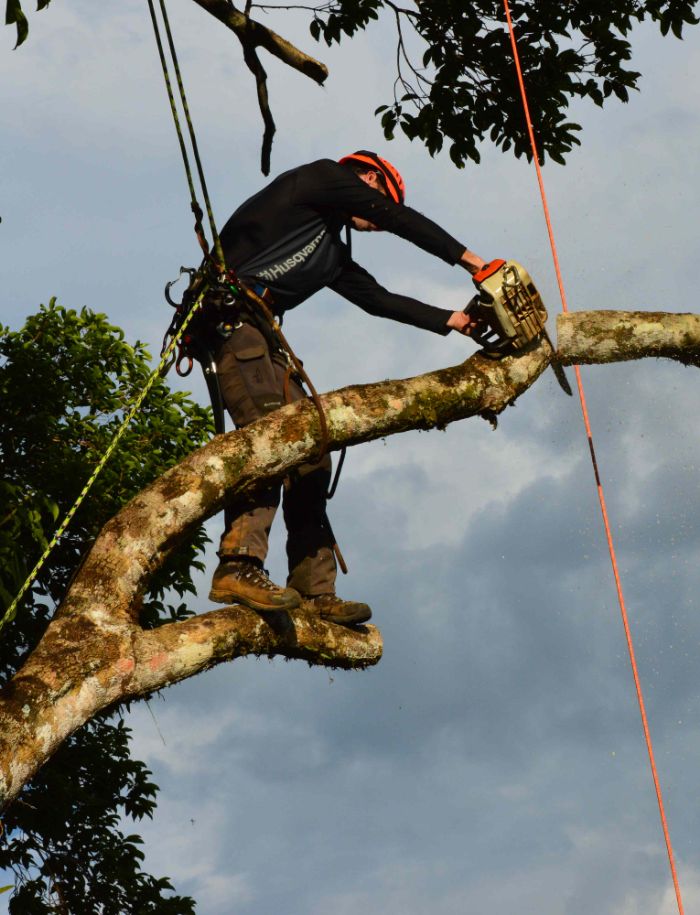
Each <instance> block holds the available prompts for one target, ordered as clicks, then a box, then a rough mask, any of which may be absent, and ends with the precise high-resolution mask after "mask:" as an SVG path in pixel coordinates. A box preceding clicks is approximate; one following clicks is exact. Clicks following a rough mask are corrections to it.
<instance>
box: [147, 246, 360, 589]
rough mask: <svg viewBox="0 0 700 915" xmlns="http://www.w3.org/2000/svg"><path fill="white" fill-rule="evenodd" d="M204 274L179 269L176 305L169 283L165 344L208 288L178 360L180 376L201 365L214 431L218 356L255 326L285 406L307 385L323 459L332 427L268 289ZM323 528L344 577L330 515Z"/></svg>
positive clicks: (219, 413)
mask: <svg viewBox="0 0 700 915" xmlns="http://www.w3.org/2000/svg"><path fill="white" fill-rule="evenodd" d="M206 269H207V264H206V262H205V264H203V265H202V267H201V268H200V270H199V271H197V270H195V269H194V268H188V267H181V268H180V275H179V277H178V280H179V279H180V278H181V277H182V276H185V275H186V276H189V278H190V285H189V287H188V289H187V290H186V292H185V294H184V296H183V299H182V301H181V302H176V301H174V300H173V298H172V295H171V289H172V287H173V285H174V284H175V283H176V282H177V281H178V280H173V281H171V282H169V283H167V284H166V287H165V298H166V300H167V301H168V303H169V304H170V305H172V306H173V307H174V308H175V314H174V316H173V320H172V322H171V323H170V326H169V328H168V330H167V331H166V334H165V337H164V340H163V346H164V347H165V346H166V343H167V341H169V340H170V339H172V336H173V334H174V333H175V332H176V331H177V329H178V328H179V326H180V321H181V316H182V315H184V314H186V313H187V309H188V308H189V304H190V301H191V299H192V297H193V296H195V295H197V294H198V292H199V290H200V289H202V288H203V287H204V292H203V296H204V304H203V307H202V309H201V310H200V312H199V313H198V315H197V317H196V320H195V321H193V323H192V328H191V330H190V332H189V333H187V334H184V335H182V336H181V337H180V342H179V348H178V352H177V356H175V357H174V362H175V371H176V372H177V373H178V375H181V376H187V375H189V374H190V372H191V371H192V367H193V364H194V361H195V360H196V361H197V362H199V364H200V365H201V367H202V371H203V374H204V379H205V382H206V385H207V390H208V392H209V397H210V400H211V405H212V411H213V414H214V428H215V431H216V433H217V434H220V433H222V432H224V431H225V409H224V401H223V397H222V394H221V386H220V384H219V376H218V373H217V369H216V353H217V351H218V349H219V348H220V347H221V345H222V344H223V342H224V341H225V340H226V339H228V337H230V336H231V334H232V333H235V331H236V329H237V328H238V327H240V326H241V324H242V323H244V322H247V323H250V324H252V325H253V326H254V327H256V328H257V329H258V330H259V331H260V332H261V333H262V335H263V337H264V338H265V340H266V342H267V344H268V347H269V349H270V352H271V353H273V354H274V353H278V354H279V355H281V357H282V359H283V360H284V361H285V362H286V364H287V369H286V373H285V381H284V389H285V402H286V403H290V402H291V400H290V398H289V382H290V381H291V379H292V378H293V379H294V380H295V381H296V382H297V384H298V385H299V386H300V387H302V388H303V387H304V386H306V388H307V389H308V391H309V393H310V396H311V399H312V401H313V403H314V405H315V406H316V410H317V412H318V417H319V425H320V428H321V445H320V450H319V459H320V458H321V457H323V455H324V454H325V453H326V450H327V447H328V426H327V422H326V415H325V411H324V409H323V404H322V403H321V399H320V397H319V395H318V392H317V391H316V388H315V387H314V384H313V382H312V381H311V379H310V378H309V376H308V373H307V372H306V370H305V369H304V366H303V363H302V362H301V360H300V359H299V358H298V357H297V355H296V354H295V352H294V350H293V349H292V347H291V346H290V344H289V343H288V341H287V338H286V337H285V335H284V334H283V332H282V328H281V327H280V323H279V321H278V320H277V318H276V317H275V315H274V314H273V312H272V310H271V308H270V304H271V299H270V296H269V293H268V291H267V289H265V288H264V287H261V286H258V287H257V288H253V287H250V286H248V285H247V284H245V283H243V282H242V281H241V280H240V279H238V278H237V277H236V275H235V273H234V272H233V271H227V274H226V276H225V277H223V278H222V277H218V278H217V279H215V280H212V281H209V282H208V281H207V280H206ZM345 452H346V449H345V448H343V449H341V452H340V457H339V460H338V463H337V465H336V471H335V476H334V478H333V482H332V483H331V485H330V487H329V489H328V492H327V493H326V498H327V499H332V498H333V496H334V495H335V491H336V489H337V486H338V481H339V478H340V472H341V470H342V467H343V463H344V462H345ZM225 517H226V524H227V526H230V523H231V522H232V521H233V516H232V515H230V513H229V512H228V509H227V510H225ZM325 523H326V525H327V527H328V530H329V533H330V535H331V539H332V540H333V552H334V553H335V557H336V559H337V562H338V565H339V567H340V569H341V571H342V572H343V574H347V571H348V567H347V564H346V562H345V559H344V557H343V554H342V552H341V550H340V547H339V546H338V542H337V540H336V538H335V535H334V534H333V529H332V527H331V523H330V520H329V519H328V515H327V514H326V517H325Z"/></svg>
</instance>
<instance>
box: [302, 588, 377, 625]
mask: <svg viewBox="0 0 700 915" xmlns="http://www.w3.org/2000/svg"><path fill="white" fill-rule="evenodd" d="M304 603H305V604H308V605H309V606H311V607H313V608H314V609H316V610H318V612H319V615H320V617H321V619H322V620H328V622H329V623H339V624H340V625H343V626H347V625H351V624H356V623H366V622H367V620H368V619H371V617H372V611H371V610H370V609H369V607H368V606H367V604H361V603H359V602H358V601H354V600H341V598H339V597H338V596H337V594H310V595H305V596H304Z"/></svg>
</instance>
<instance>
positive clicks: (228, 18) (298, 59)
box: [194, 0, 328, 85]
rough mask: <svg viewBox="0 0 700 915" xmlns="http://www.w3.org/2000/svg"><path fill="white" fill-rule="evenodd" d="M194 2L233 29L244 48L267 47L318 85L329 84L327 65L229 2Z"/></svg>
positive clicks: (270, 51) (216, 0) (271, 52)
mask: <svg viewBox="0 0 700 915" xmlns="http://www.w3.org/2000/svg"><path fill="white" fill-rule="evenodd" d="M194 2H195V3H196V4H197V5H198V6H201V7H202V9H203V10H206V11H207V12H208V13H210V14H211V15H212V16H214V18H215V19H218V20H219V22H221V23H223V25H225V26H226V27H227V28H229V29H231V31H232V32H234V34H235V35H236V36H237V37H238V38H239V40H240V42H241V44H242V45H243V47H244V48H246V47H250V48H265V50H266V51H268V52H269V53H270V54H272V55H273V56H274V57H277V58H278V59H279V60H281V61H282V63H285V64H287V66H289V67H292V68H293V69H294V70H298V71H299V72H300V73H303V74H304V75H305V76H308V77H310V78H311V79H313V80H314V81H315V82H317V83H319V85H322V84H323V83H324V82H325V81H326V78H327V77H328V68H327V67H326V65H325V64H322V63H321V62H320V61H319V60H316V59H315V58H314V57H311V56H310V55H308V54H305V53H304V52H303V51H300V50H299V48H296V47H295V46H294V45H293V44H292V43H291V42H289V41H287V39H286V38H282V36H281V35H278V34H277V33H276V32H273V31H272V29H268V28H267V26H265V25H262V24H261V23H260V22H256V21H255V19H251V18H250V16H247V15H246V14H245V13H242V12H241V11H240V10H238V9H236V7H235V6H234V5H233V4H232V3H229V2H227V0H194Z"/></svg>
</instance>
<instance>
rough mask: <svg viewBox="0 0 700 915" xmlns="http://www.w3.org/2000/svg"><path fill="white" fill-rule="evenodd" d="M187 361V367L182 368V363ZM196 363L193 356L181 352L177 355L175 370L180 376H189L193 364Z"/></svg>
mask: <svg viewBox="0 0 700 915" xmlns="http://www.w3.org/2000/svg"><path fill="white" fill-rule="evenodd" d="M183 362H186V368H184V369H183V368H181V366H182V363H183ZM193 365H194V360H193V359H192V356H189V355H188V354H187V353H180V354H179V356H178V357H177V362H176V363H175V371H176V372H177V374H178V375H179V376H180V378H187V376H188V375H189V374H190V372H191V371H192V366H193Z"/></svg>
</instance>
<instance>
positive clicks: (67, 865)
mask: <svg viewBox="0 0 700 915" xmlns="http://www.w3.org/2000/svg"><path fill="white" fill-rule="evenodd" d="M0 360H2V361H1V362H0V399H1V400H2V403H3V406H4V410H3V413H4V415H3V424H2V428H1V430H0V460H1V462H2V471H3V473H2V479H1V480H0V496H1V502H0V504H1V505H2V508H1V509H0V608H3V609H4V608H5V607H7V606H8V604H9V602H10V601H11V599H12V597H13V596H14V594H16V593H17V591H18V590H19V588H20V586H21V584H22V582H23V581H24V579H25V577H26V575H27V574H28V572H29V571H30V570H31V568H32V567H33V565H34V563H35V562H36V559H37V558H38V556H39V555H40V554H41V552H42V551H43V548H44V546H45V544H46V543H47V542H48V541H49V540H50V538H51V536H52V533H53V531H54V530H55V528H56V527H57V518H58V519H60V518H61V517H62V516H63V515H64V514H65V512H66V511H67V509H68V508H69V507H70V506H71V505H72V503H73V501H74V499H75V497H76V496H77V494H78V493H79V492H80V490H81V488H82V486H83V484H84V482H85V480H86V479H87V477H88V476H89V474H90V472H91V470H92V468H93V466H94V464H95V463H96V461H97V459H98V457H99V456H100V455H101V454H102V452H103V451H104V449H105V448H106V446H107V444H108V442H109V441H110V439H111V438H112V436H113V435H114V432H115V431H116V428H117V427H118V425H119V422H120V420H121V417H122V414H123V412H124V410H125V408H127V407H128V405H129V404H130V403H131V402H132V401H133V399H134V398H135V397H136V396H137V394H138V393H139V392H140V390H141V388H142V387H143V385H144V383H145V381H146V379H147V377H148V375H149V374H150V370H151V368H150V364H149V361H148V353H147V351H146V349H145V348H144V346H143V345H142V344H140V343H136V344H135V345H134V346H130V345H129V344H128V343H127V342H126V341H125V340H124V335H123V333H122V332H121V331H120V330H119V329H118V328H116V327H113V326H112V325H110V324H109V322H108V321H107V319H106V317H105V316H104V315H99V314H94V313H93V312H91V311H89V310H87V309H83V310H82V311H81V312H80V313H77V312H75V311H70V310H67V309H65V308H62V307H59V306H57V305H56V303H55V301H54V300H52V301H51V302H50V304H49V306H48V307H44V306H42V308H41V310H40V311H39V313H38V314H36V315H34V316H32V317H30V318H29V319H28V320H27V322H26V324H25V325H24V327H23V328H22V329H21V330H19V331H16V332H11V331H10V330H8V329H7V328H1V327H0ZM211 431H212V427H211V419H210V414H209V412H208V411H207V410H204V409H203V408H201V407H199V406H198V405H196V404H194V403H192V402H191V401H190V400H189V399H188V397H187V396H186V395H184V394H179V393H173V392H170V391H169V390H168V388H167V386H166V385H165V383H164V382H163V381H159V382H157V383H156V385H155V386H154V388H153V390H152V392H151V394H150V395H149V397H148V399H147V400H146V402H145V403H144V406H143V409H142V411H141V412H140V413H139V415H138V416H137V417H136V418H135V419H134V422H133V424H132V426H131V427H130V429H129V430H128V432H127V433H126V434H125V436H124V438H123V439H122V442H121V444H120V446H119V448H118V450H117V451H116V452H115V454H114V455H113V456H112V458H111V460H110V462H109V463H108V464H107V466H106V467H105V469H104V471H103V473H102V475H101V476H100V477H98V479H97V481H96V483H95V485H94V487H93V489H92V491H91V494H90V496H89V498H88V499H87V501H86V503H85V504H84V505H83V506H82V507H81V509H79V511H78V512H77V513H76V515H75V517H74V518H73V521H72V522H71V525H70V527H69V528H68V530H67V531H66V533H65V534H64V536H63V538H62V539H61V541H60V543H59V544H58V546H57V547H56V549H55V550H54V552H53V553H52V554H51V557H50V559H49V561H48V562H47V564H46V565H45V566H44V568H43V569H42V571H41V572H40V574H39V577H38V578H37V580H36V582H35V584H34V586H33V587H32V588H31V590H30V592H29V595H28V596H27V598H25V600H24V601H23V603H22V605H21V607H20V609H19V612H18V614H17V617H16V618H15V620H14V621H13V622H11V623H9V624H8V625H6V627H5V628H4V630H3V631H2V635H1V636H0V685H1V684H2V683H6V682H7V681H8V680H9V679H10V677H11V676H12V674H13V673H14V671H15V670H17V669H18V667H19V666H20V664H21V661H22V659H23V657H24V656H25V655H26V654H27V652H28V651H30V650H31V649H32V647H33V646H34V645H35V644H36V643H37V642H38V640H39V639H40V637H41V635H42V633H43V631H44V629H45V627H46V625H47V622H48V620H49V618H50V616H51V614H52V612H53V610H54V607H55V605H56V604H58V603H59V602H60V601H61V599H62V597H63V595H64V594H65V591H66V589H67V586H68V584H69V582H70V579H71V576H72V575H73V574H74V573H75V570H76V569H77V567H78V565H79V564H80V561H81V559H82V557H83V556H84V554H85V552H86V549H87V548H88V547H89V545H90V543H91V541H92V540H93V539H94V537H95V536H96V535H97V533H98V532H99V530H100V528H101V527H102V525H103V524H104V523H105V521H107V519H108V518H110V517H111V516H112V515H113V514H114V513H115V512H116V511H117V510H118V509H119V508H120V507H121V506H122V505H123V504H124V503H125V502H126V501H127V500H128V499H129V498H131V497H132V496H133V495H135V494H136V493H137V492H138V491H139V490H141V489H142V488H143V487H144V486H145V485H147V484H148V483H149V482H150V481H151V480H153V479H154V478H155V477H156V476H157V475H158V474H160V473H162V472H163V471H164V470H165V469H166V468H167V467H169V466H171V465H173V464H174V463H176V462H178V461H179V460H181V459H182V458H184V457H185V456H186V455H187V454H189V453H190V452H191V450H192V448H193V447H194V446H196V445H198V444H201V443H203V442H204V441H206V440H207V439H208V437H209V435H210V434H211ZM205 542H206V536H205V534H204V532H203V530H199V531H198V532H197V533H196V534H195V535H194V537H193V538H192V540H191V541H190V542H189V543H187V544H183V545H182V547H181V548H180V549H179V550H178V552H177V555H176V556H174V557H173V558H172V560H171V561H170V563H169V564H168V565H167V567H166V568H164V569H163V570H162V571H161V573H160V574H159V576H158V578H157V580H156V582H155V584H154V586H153V589H152V590H151V592H150V593H149V594H148V595H147V596H146V598H145V600H144V604H143V610H142V621H143V622H144V625H148V626H157V625H159V624H160V623H162V622H165V621H169V620H177V619H182V618H184V617H185V616H186V615H187V613H188V612H187V611H186V610H185V608H184V607H183V606H182V605H179V606H173V605H171V604H168V603H167V594H168V593H170V592H173V591H174V592H175V593H177V594H179V595H180V596H182V595H183V594H184V593H185V592H187V591H193V590H194V588H193V583H192V577H191V572H192V569H193V568H200V567H201V563H200V562H199V561H198V559H197V556H198V554H199V553H200V551H201V550H202V548H203V546H204V544H205ZM0 612H1V611H0ZM156 792H157V786H156V785H155V784H153V782H152V781H151V774H150V772H149V771H148V769H147V767H146V766H145V764H144V763H143V762H141V761H139V760H134V759H132V758H131V756H130V752H129V729H128V728H127V727H126V726H125V725H124V723H123V721H122V720H121V719H120V717H119V714H118V710H111V712H110V713H109V714H104V715H102V716H99V717H98V718H96V719H94V720H93V721H91V722H90V723H89V724H87V725H86V726H85V727H84V728H83V729H82V730H80V731H79V732H77V733H76V734H74V735H73V736H72V737H71V738H70V739H69V740H68V741H67V742H66V743H65V745H64V746H63V747H62V748H61V749H60V750H59V752H58V753H57V754H56V755H55V756H54V758H53V759H52V760H51V762H50V763H49V764H48V765H47V766H46V767H45V768H44V769H43V770H42V771H41V773H40V774H39V775H38V776H37V777H36V779H35V780H34V782H33V783H32V784H31V785H29V786H28V788H27V789H26V790H25V792H24V794H23V795H22V796H21V797H20V799H19V800H18V801H17V802H15V804H14V805H13V806H12V807H11V808H10V809H9V810H8V811H6V812H5V814H4V815H3V824H4V834H3V837H2V839H0V867H4V868H11V869H12V870H14V872H15V874H16V876H17V885H16V887H15V891H14V893H13V895H12V897H11V900H10V912H11V913H13V915H14V913H22V915H28V913H37V915H39V913H41V915H48V913H63V912H66V913H67V912H70V913H71V915H82V913H85V915H123V913H126V912H138V913H149V912H153V913H155V912H158V913H172V915H186V913H191V912H193V911H194V902H193V901H192V900H191V899H189V898H188V897H181V896H176V895H173V894H172V892H171V891H172V887H171V884H170V882H169V881H168V880H167V878H161V879H156V878H155V877H152V876H150V875H148V874H146V873H144V872H143V870H142V863H143V853H142V852H141V850H140V849H139V844H140V841H141V840H140V839H139V837H138V836H136V835H124V834H123V833H122V832H121V830H120V823H121V821H122V819H123V818H132V819H141V818H143V817H144V816H149V817H150V816H152V815H153V811H154V808H155V796H156Z"/></svg>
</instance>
